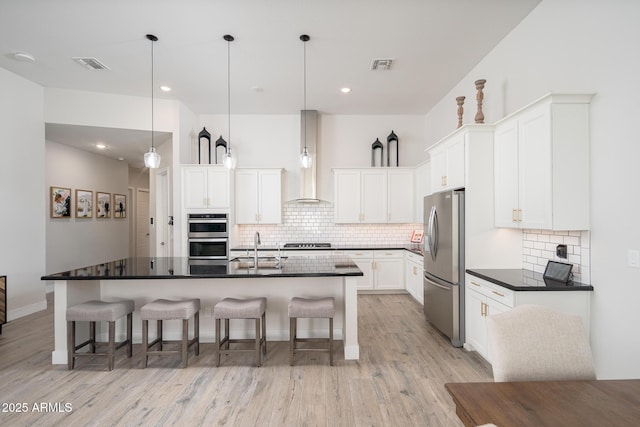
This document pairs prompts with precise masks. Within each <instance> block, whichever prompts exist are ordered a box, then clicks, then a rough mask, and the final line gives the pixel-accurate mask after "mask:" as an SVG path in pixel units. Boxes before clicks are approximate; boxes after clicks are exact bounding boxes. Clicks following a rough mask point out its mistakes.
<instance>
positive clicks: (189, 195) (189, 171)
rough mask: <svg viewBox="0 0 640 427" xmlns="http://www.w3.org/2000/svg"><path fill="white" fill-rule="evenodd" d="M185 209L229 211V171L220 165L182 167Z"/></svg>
mask: <svg viewBox="0 0 640 427" xmlns="http://www.w3.org/2000/svg"><path fill="white" fill-rule="evenodd" d="M182 186H183V187H182V194H183V207H184V208H185V209H229V208H230V206H231V201H230V197H229V192H230V189H229V171H228V170H227V169H226V168H224V167H222V166H218V165H184V166H182Z"/></svg>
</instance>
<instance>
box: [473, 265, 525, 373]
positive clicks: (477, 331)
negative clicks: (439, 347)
mask: <svg viewBox="0 0 640 427" xmlns="http://www.w3.org/2000/svg"><path fill="white" fill-rule="evenodd" d="M511 308H513V292H512V291H510V290H508V289H504V288H500V287H499V286H497V285H494V284H493V283H489V282H487V281H486V280H482V279H478V278H476V277H473V276H469V275H467V283H466V291H465V325H466V329H465V342H466V344H465V345H466V346H467V347H468V348H469V346H471V347H470V348H471V349H473V350H475V351H476V352H478V353H479V354H480V355H481V356H482V357H484V358H485V359H486V360H488V361H491V357H490V355H489V346H488V342H487V323H486V319H487V316H490V315H492V314H498V313H503V312H505V311H508V310H510V309H511Z"/></svg>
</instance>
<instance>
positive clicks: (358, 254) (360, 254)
mask: <svg viewBox="0 0 640 427" xmlns="http://www.w3.org/2000/svg"><path fill="white" fill-rule="evenodd" d="M344 254H345V255H348V256H350V257H351V258H353V259H358V258H373V251H345V252H344Z"/></svg>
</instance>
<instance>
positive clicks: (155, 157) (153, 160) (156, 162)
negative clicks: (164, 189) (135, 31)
mask: <svg viewBox="0 0 640 427" xmlns="http://www.w3.org/2000/svg"><path fill="white" fill-rule="evenodd" d="M147 39H149V40H150V41H151V148H150V149H149V151H148V152H147V153H145V154H144V165H145V166H146V167H148V168H150V169H157V168H159V167H160V154H158V153H157V152H156V148H155V147H154V145H153V84H154V83H153V44H154V43H155V42H157V41H158V37H156V36H154V35H153V34H147Z"/></svg>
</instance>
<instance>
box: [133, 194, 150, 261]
mask: <svg viewBox="0 0 640 427" xmlns="http://www.w3.org/2000/svg"><path fill="white" fill-rule="evenodd" d="M149 253H150V252H149V190H144V189H140V188H138V190H137V192H136V257H141V258H142V257H148V256H149Z"/></svg>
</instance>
